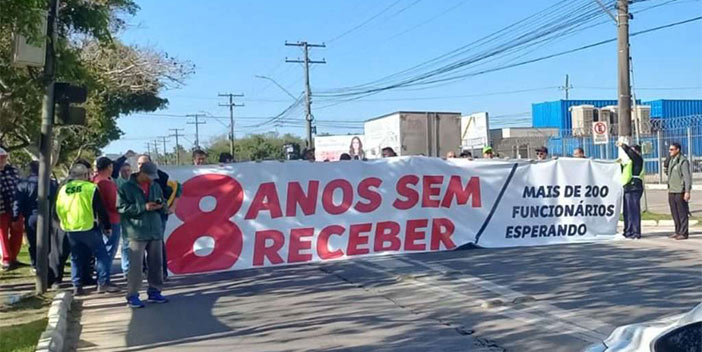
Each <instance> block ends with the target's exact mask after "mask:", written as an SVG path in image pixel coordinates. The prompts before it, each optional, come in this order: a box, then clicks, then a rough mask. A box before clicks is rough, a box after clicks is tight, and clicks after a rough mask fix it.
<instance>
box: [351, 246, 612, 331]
mask: <svg viewBox="0 0 702 352" xmlns="http://www.w3.org/2000/svg"><path fill="white" fill-rule="evenodd" d="M397 260H400V261H405V262H408V263H411V264H414V265H417V266H421V267H424V268H427V269H430V270H432V271H437V272H439V273H442V274H446V273H449V274H450V273H453V272H457V270H453V269H451V268H449V267H446V266H443V265H440V264H427V263H424V262H420V261H417V260H413V259H408V258H397ZM371 263H373V261H371ZM383 263H384V264H385V263H387V261H383ZM355 264H357V265H359V266H361V267H363V268H364V269H367V270H370V271H373V272H376V273H380V274H383V275H391V276H394V275H397V273H393V272H391V271H389V270H383V269H379V268H377V267H374V266H371V265H370V264H367V263H363V262H361V261H357V262H356V263H355ZM460 274H461V277H452V280H453V281H456V282H461V283H465V284H469V285H471V286H474V287H478V288H481V289H483V290H484V291H488V292H492V293H495V294H498V295H499V296H500V298H501V299H502V300H505V301H508V302H512V301H513V300H514V299H515V298H519V297H526V296H525V295H524V294H522V293H519V292H517V291H514V290H512V289H510V288H507V287H504V286H500V285H498V284H495V283H493V282H491V281H488V280H484V279H481V278H479V277H476V276H471V275H467V274H465V273H460ZM407 282H408V283H409V284H413V285H416V286H421V287H424V288H427V289H430V290H434V291H441V292H442V293H444V294H448V295H450V296H453V297H455V298H458V299H461V300H465V298H466V297H469V298H470V299H471V301H472V302H476V303H477V304H478V305H482V304H484V303H487V302H488V300H486V299H481V298H478V297H474V296H470V295H467V294H465V293H463V292H461V291H458V290H456V289H453V288H450V287H446V282H442V281H439V280H436V279H435V278H432V277H429V276H423V277H416V278H415V279H414V280H409V281H407ZM493 298H494V297H493ZM487 306H490V305H489V304H488V305H487ZM485 309H486V310H487V311H489V312H492V313H495V314H499V315H503V316H506V317H509V318H513V319H518V320H521V321H523V322H526V323H529V324H533V326H537V327H539V328H541V329H544V330H545V331H551V332H552V331H559V332H561V333H563V334H568V335H571V336H573V337H575V338H578V339H580V340H582V341H585V342H588V343H599V342H602V341H603V340H605V339H606V338H607V336H608V335H609V333H610V332H611V331H612V330H613V329H614V327H613V326H611V325H609V324H607V323H604V322H601V321H597V320H595V319H591V318H587V317H584V316H582V315H581V314H577V313H575V312H572V311H567V310H563V309H560V308H557V307H555V306H552V305H550V304H547V303H543V302H530V303H527V304H525V305H523V306H520V307H515V306H497V307H492V308H485Z"/></svg>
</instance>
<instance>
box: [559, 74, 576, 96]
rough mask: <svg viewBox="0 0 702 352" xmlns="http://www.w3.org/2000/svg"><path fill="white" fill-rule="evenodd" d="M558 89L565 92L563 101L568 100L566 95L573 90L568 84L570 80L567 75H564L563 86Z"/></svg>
mask: <svg viewBox="0 0 702 352" xmlns="http://www.w3.org/2000/svg"><path fill="white" fill-rule="evenodd" d="M558 88H560V89H561V90H564V91H565V100H568V98H569V95H568V93H569V92H570V90H571V89H573V85H572V84H570V79H569V77H568V75H566V80H565V86H561V87H558Z"/></svg>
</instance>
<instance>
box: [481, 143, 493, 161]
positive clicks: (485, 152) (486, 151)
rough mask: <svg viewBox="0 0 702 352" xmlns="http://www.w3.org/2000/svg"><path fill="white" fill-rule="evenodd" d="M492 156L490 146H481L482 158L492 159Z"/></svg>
mask: <svg viewBox="0 0 702 352" xmlns="http://www.w3.org/2000/svg"><path fill="white" fill-rule="evenodd" d="M494 157H495V156H494V154H493V151H492V147H489V146H488V147H483V159H492V158H494Z"/></svg>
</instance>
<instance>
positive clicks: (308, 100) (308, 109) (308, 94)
mask: <svg viewBox="0 0 702 352" xmlns="http://www.w3.org/2000/svg"><path fill="white" fill-rule="evenodd" d="M285 45H286V46H299V47H302V50H303V52H304V55H305V58H304V60H300V59H296V60H288V59H287V58H286V59H285V62H288V63H298V64H303V65H304V66H303V67H304V69H305V120H306V121H307V148H312V147H313V143H314V141H313V139H312V131H313V127H312V120H313V119H314V117H313V116H312V90H311V89H310V64H326V63H327V62H326V61H325V60H324V59H322V60H321V61H315V60H310V55H309V48H326V45H324V44H323V43H322V44H310V43H308V42H297V43H288V42H285Z"/></svg>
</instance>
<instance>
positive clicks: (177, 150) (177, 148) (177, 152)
mask: <svg viewBox="0 0 702 352" xmlns="http://www.w3.org/2000/svg"><path fill="white" fill-rule="evenodd" d="M170 130H171V131H173V134H172V135H170V136H169V137H171V136H172V137H175V142H176V145H175V160H176V165H180V144H179V143H178V131H183V129H182V128H171V129H170Z"/></svg>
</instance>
